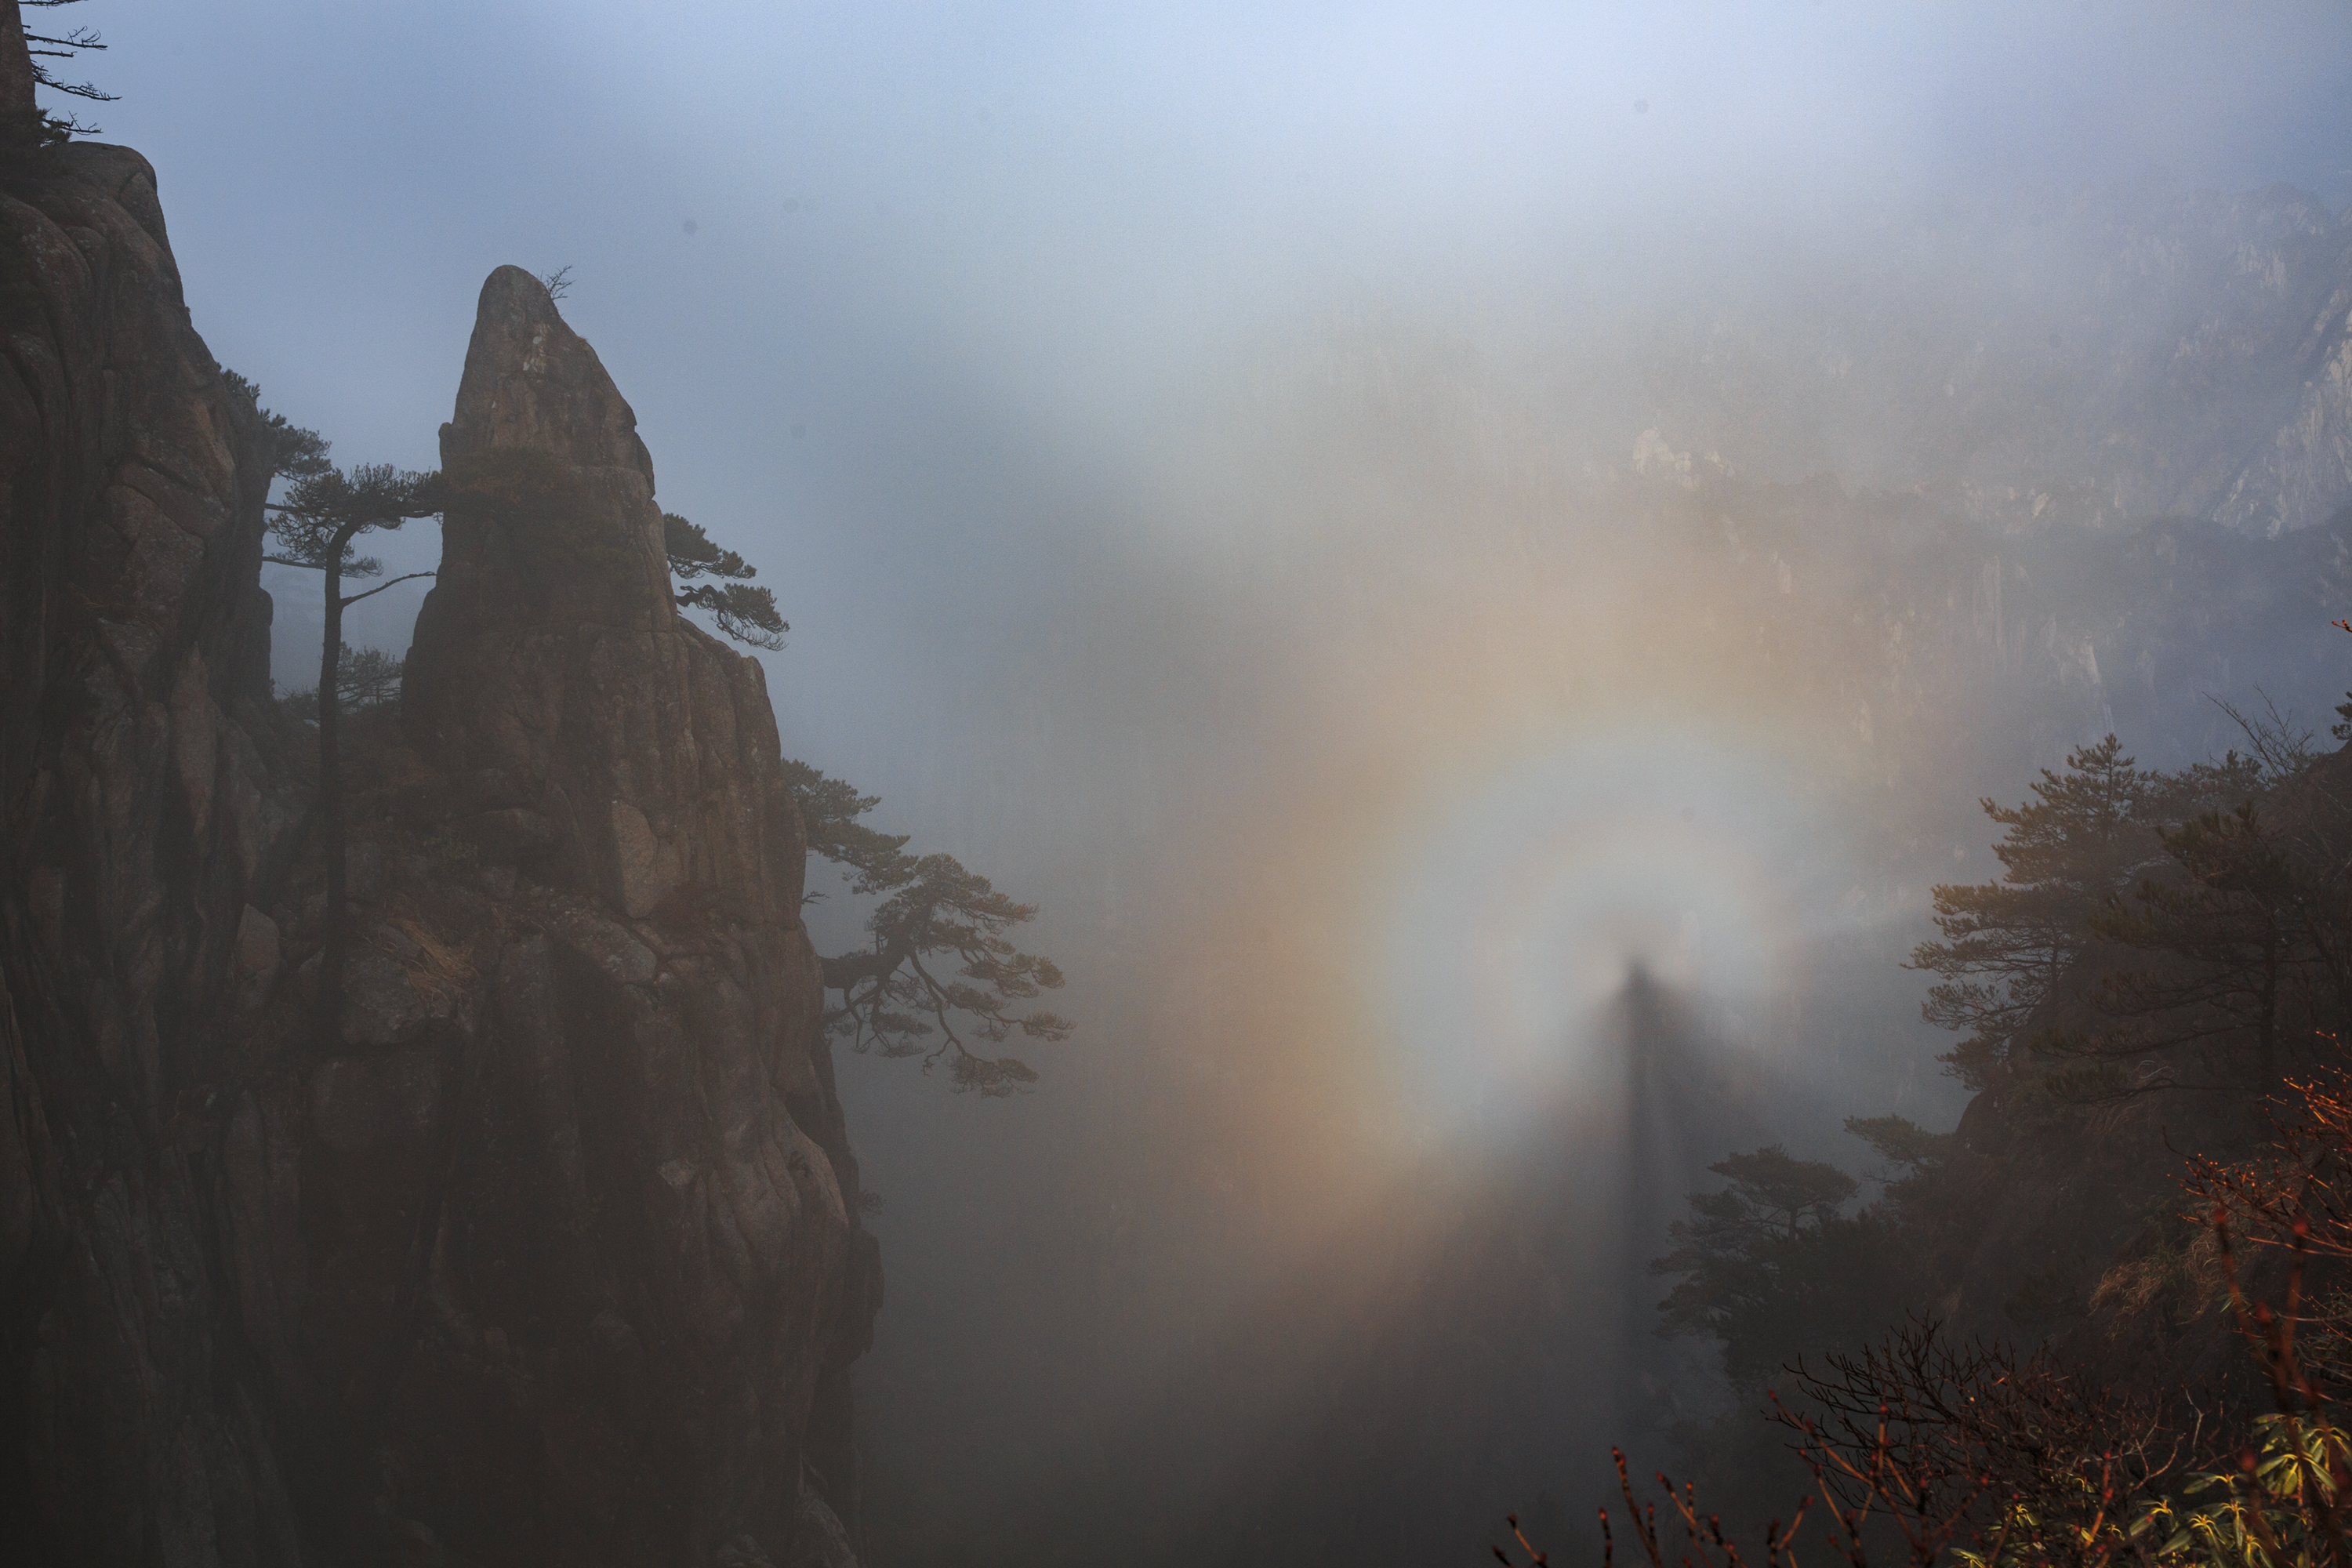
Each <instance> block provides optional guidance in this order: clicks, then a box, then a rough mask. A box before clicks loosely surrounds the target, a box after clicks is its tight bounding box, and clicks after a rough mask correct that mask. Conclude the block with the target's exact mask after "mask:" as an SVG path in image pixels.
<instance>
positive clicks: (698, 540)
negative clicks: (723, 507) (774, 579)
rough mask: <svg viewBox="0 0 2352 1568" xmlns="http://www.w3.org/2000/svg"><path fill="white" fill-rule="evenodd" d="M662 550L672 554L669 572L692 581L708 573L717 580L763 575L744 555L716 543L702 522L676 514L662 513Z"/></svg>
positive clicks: (670, 555) (670, 512)
mask: <svg viewBox="0 0 2352 1568" xmlns="http://www.w3.org/2000/svg"><path fill="white" fill-rule="evenodd" d="M662 548H663V549H664V550H665V551H667V552H668V554H669V569H670V570H671V571H672V572H675V573H677V574H678V575H679V576H680V577H683V578H686V579H688V581H691V580H692V579H694V578H697V577H699V576H702V575H703V574H705V573H708V574H709V575H711V576H713V577H757V576H758V575H759V570H758V569H757V568H756V567H753V566H751V565H750V564H749V563H746V562H745V561H744V559H743V558H742V557H741V556H740V555H738V554H736V553H735V552H733V551H731V550H722V549H720V548H719V546H718V545H717V544H715V543H713V542H711V538H710V535H709V534H708V533H705V532H704V531H702V527H701V525H700V524H699V523H693V522H688V521H687V520H686V519H684V518H682V517H680V516H678V515H677V513H676V512H674V511H666V512H664V513H662Z"/></svg>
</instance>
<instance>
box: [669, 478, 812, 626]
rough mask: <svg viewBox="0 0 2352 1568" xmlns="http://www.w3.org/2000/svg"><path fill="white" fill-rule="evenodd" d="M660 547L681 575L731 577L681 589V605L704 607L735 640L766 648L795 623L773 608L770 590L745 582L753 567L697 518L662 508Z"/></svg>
mask: <svg viewBox="0 0 2352 1568" xmlns="http://www.w3.org/2000/svg"><path fill="white" fill-rule="evenodd" d="M662 548H663V550H664V551H665V552H667V554H668V556H669V569H670V570H671V571H672V572H674V573H676V574H677V575H678V576H679V577H680V578H682V579H684V580H687V581H688V582H691V581H692V580H693V579H695V578H697V577H701V576H706V575H707V576H711V577H723V578H730V579H734V581H730V582H725V583H715V584H714V583H705V584H699V585H698V586H695V587H692V588H683V589H680V590H679V591H678V595H677V602H678V605H680V606H681V607H682V608H686V609H695V610H704V611H708V612H709V615H710V616H711V618H712V619H713V620H715V621H717V622H718V623H719V630H720V631H722V632H724V633H726V634H727V635H728V636H729V637H733V638H734V639H735V640H736V641H737V642H744V643H750V644H751V645H752V646H753V647H764V648H770V649H774V648H781V647H783V646H784V634H785V633H786V632H788V631H791V630H792V629H793V628H792V626H791V625H790V624H789V623H787V622H786V621H785V619H784V617H783V616H782V614H781V613H780V612H779V611H778V610H777V608H776V595H775V594H774V592H773V591H772V590H771V589H767V588H753V587H749V586H746V585H745V583H744V581H743V580H744V579H747V578H751V577H756V576H758V575H759V570H758V569H757V568H756V567H754V566H752V565H751V564H750V563H748V562H746V561H745V560H744V559H743V558H742V557H741V556H740V555H738V554H736V553H735V552H733V551H732V550H726V549H722V548H720V547H719V545H718V544H716V543H715V542H712V540H711V538H710V535H709V534H708V533H705V532H704V531H702V529H701V527H700V526H699V525H698V524H696V523H692V522H688V521H687V520H686V519H685V518H682V517H680V516H678V515H677V513H676V512H674V511H666V512H664V513H662Z"/></svg>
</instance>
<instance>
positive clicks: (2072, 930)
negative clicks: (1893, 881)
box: [1909, 735, 2158, 1089]
mask: <svg viewBox="0 0 2352 1568" xmlns="http://www.w3.org/2000/svg"><path fill="white" fill-rule="evenodd" d="M2157 783H2158V780H2157V775H2155V774H2153V773H2143V772H2140V771H2139V770H2138V769H2137V767H2135V765H2134V760H2133V759H2132V758H2130V757H2126V756H2125V755H2124V754H2123V746H2122V744H2121V742H2118V741H2117V740H2116V737H2115V736H2113V735H2109V736H2107V737H2106V738H2105V740H2103V741H2101V742H2099V743H2098V744H2097V745H2095V746H2089V747H2081V748H2077V749H2076V750H2075V751H2074V752H2070V753H2068V755H2067V758H2066V771H2065V772H2064V773H2053V772H2052V771H2051V770H2049V769H2048V768H2044V769H2042V782H2041V783H2039V784H2035V785H2033V786H2032V792H2033V795H2035V797H2036V798H2035V799H2033V800H2031V801H2028V802H2026V803H2025V804H2024V805H2015V806H2006V805H2000V804H1999V803H1998V802H1995V801H1992V800H1986V801H1983V802H1981V803H1980V804H1981V805H1983V807H1984V813H1985V815H1986V816H1989V817H1990V818H1992V820H1993V821H1995V822H1997V823H2000V825H2001V826H2003V827H2005V828H2006V829H2007V830H2008V831H2007V832H2006V833H2004V834H2003V835H2002V837H2001V841H2000V843H1999V844H1996V845H1995V846H1994V847H1993V853H1994V855H1995V856H1997V857H1999V858H2000V863H2001V866H2002V868H2003V870H2002V876H2001V879H2000V881H1997V882H1979V883H1974V884H1969V885H1955V884H1945V885H1941V886H1938V887H1937V888H1936V889H1934V897H1935V908H1936V926H1937V930H1938V931H1942V932H1943V940H1942V941H1940V942H1921V943H1920V944H1919V945H1918V946H1917V947H1916V948H1915V949H1914V950H1913V951H1912V953H1911V960H1910V964H1909V967H1911V968H1913V969H1923V970H1927V971H1928V972H1930V973H1934V974H1937V975H1938V976H1940V977H1941V983H1940V984H1937V985H1935V986H1932V987H1930V988H1929V990H1928V992H1927V1001H1926V1002H1925V1003H1923V1004H1922V1005H1921V1007H1920V1011H1921V1012H1922V1013H1923V1014H1924V1015H1925V1016H1927V1020H1928V1022H1930V1023H1932V1024H1935V1025H1937V1026H1940V1027H1942V1028H1947V1029H1951V1030H1954V1031H1964V1032H1965V1033H1966V1035H1967V1038H1965V1039H1963V1040H1962V1041H1961V1042H1960V1043H1959V1044H1958V1046H1955V1047H1953V1048H1952V1049H1951V1050H1950V1051H1948V1052H1947V1053H1945V1054H1944V1055H1943V1057H1942V1058H1940V1059H1941V1060H1942V1061H1943V1062H1944V1063H1945V1064H1946V1065H1947V1067H1948V1068H1949V1070H1950V1071H1951V1073H1952V1074H1953V1076H1954V1077H1956V1078H1958V1079H1960V1081H1961V1082H1963V1083H1965V1084H1967V1085H1968V1086H1969V1088H1971V1089H1981V1088H1982V1087H1984V1084H1985V1082H1986V1081H1987V1079H1988V1077H1989V1075H1990V1073H1991V1071H1992V1069H1993V1068H1995V1067H1996V1066H1997V1065H1999V1064H2000V1062H2001V1061H2002V1060H2003V1059H2005V1058H2007V1057H2008V1055H2009V1054H2010V1051H2011V1046H2012V1042H2014V1041H2015V1039H2016V1038H2017V1037H2018V1035H2019V1034H2020V1033H2021V1031H2022V1029H2023V1028H2024V1026H2025V1021H2026V1019H2027V1017H2028V1016H2030V1015H2031V1014H2032V1011H2033V1009H2034V1007H2035V1005H2037V1004H2039V1003H2040V1002H2041V1000H2042V996H2043V995H2045V994H2047V993H2048V992H2049V989H2050V987H2051V985H2052V984H2053V983H2054V982H2055V981H2056V980H2057V978H2058V976H2059V974H2060V973H2062V972H2063V970H2064V969H2065V967H2066V966H2067V965H2068V964H2069V963H2073V962H2074V959H2075V958H2076V957H2078V956H2079V955H2080V954H2081V953H2083V952H2084V951H2085V950H2086V949H2088V948H2089V946H2090V945H2091V943H2092V942H2093V940H2094V937H2093V933H2092V931H2091V917H2092V916H2093V915H2094V914H2095V913H2097V912H2098V911H2099V910H2101V909H2102V908H2104V907H2105V904H2106V903H2107V901H2108V900H2110V899H2112V898H2114V897H2115V895H2116V893H2118V892H2120V891H2122V890H2123V889H2124V888H2125V887H2126V886H2127V885H2128V884H2129V882H2130V880H2131V879H2132V877H2133V876H2134V874H2135V873H2136V872H2137V871H2138V870H2139V869H2140V868H2141V867H2143V866H2144V865H2145V864H2146V863H2147V861H2148V859H2149V858H2150V856H2151V853H2152V851H2153V850H2154V849H2155V847H2156V844H2155V840H2154V839H2153V837H2151V836H2150V832H2149V829H2150V827H2151V826H2152V825H2151V824H2150V822H2149V821H2148V814H2149V809H2150V806H2151V804H2152V802H2153V798H2154V796H2155V794H2156V786H2157Z"/></svg>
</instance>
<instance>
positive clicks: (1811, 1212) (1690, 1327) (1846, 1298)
mask: <svg viewBox="0 0 2352 1568" xmlns="http://www.w3.org/2000/svg"><path fill="white" fill-rule="evenodd" d="M1882 1120H1883V1121H1897V1120H1900V1119H1899V1118H1886V1119H1882ZM1905 1125H1906V1126H1908V1125H1909V1124H1908V1123H1905ZM1912 1131H1914V1132H1916V1131H1917V1129H1916V1128H1913V1129H1912ZM1920 1136H1921V1137H1928V1136H1932V1135H1930V1134H1920ZM1707 1168H1708V1169H1709V1170H1711V1171H1713V1172H1714V1173H1716V1174H1717V1175H1719V1176H1722V1177H1723V1178H1725V1180H1726V1181H1727V1183H1728V1184H1727V1186H1725V1187H1724V1188H1723V1190H1721V1191H1720V1192H1714V1193H1694V1194H1691V1195H1690V1198H1689V1200H1688V1201H1689V1205H1690V1210H1691V1217H1690V1218H1688V1219H1686V1220H1676V1221H1675V1223H1674V1224H1673V1225H1672V1226H1669V1227H1668V1228H1667V1233H1666V1234H1667V1239H1668V1241H1669V1242H1670V1243H1671V1244H1672V1245H1671V1249H1670V1250H1669V1251H1668V1252H1667V1253H1666V1254H1665V1256H1664V1257H1663V1258H1657V1259H1655V1260H1654V1261H1653V1262H1652V1263H1651V1264H1650V1272H1651V1273H1653V1274H1660V1275H1675V1276H1679V1277H1680V1278H1679V1279H1678V1281H1677V1282H1676V1284H1675V1287H1674V1289H1672V1290H1671V1291H1670V1292H1669V1293H1668V1294H1667V1296H1666V1298H1665V1300H1663V1301H1661V1302H1659V1303H1658V1310H1659V1312H1660V1314H1661V1321H1660V1323H1659V1326H1658V1333H1659V1335H1660V1336H1661V1337H1662V1338H1668V1339H1672V1338H1677V1337H1682V1336H1685V1335H1690V1336H1698V1337H1703V1338H1711V1339H1717V1340H1720V1341H1722V1342H1723V1346H1724V1353H1723V1359H1724V1370H1725V1371H1726V1372H1727V1373H1729V1374H1730V1376H1731V1377H1732V1379H1733V1380H1734V1381H1735V1382H1737V1383H1740V1384H1752V1383H1755V1382H1757V1381H1759V1380H1761V1379H1764V1378H1767V1377H1769V1376H1770V1375H1771V1374H1772V1373H1773V1372H1774V1371H1775V1370H1777V1369H1778V1368H1779V1367H1780V1365H1781V1364H1782V1363H1784V1362H1786V1361H1787V1360H1789V1358H1790V1357H1791V1356H1794V1355H1798V1354H1801V1353H1802V1352H1806V1351H1809V1350H1819V1349H1822V1348H1823V1347H1825V1346H1832V1345H1836V1344H1840V1343H1844V1342H1850V1341H1851V1340H1853V1339H1857V1338H1860V1337H1861V1336H1862V1335H1863V1334H1865V1333H1867V1332H1869V1331H1873V1330H1875V1329H1876V1328H1878V1327H1879V1326H1881V1324H1882V1323H1883V1322H1884V1321H1885V1320H1886V1319H1887V1318H1889V1317H1891V1316H1892V1315H1894V1313H1895V1311H1897V1310H1900V1309H1899V1305H1898V1303H1899V1300H1900V1291H1899V1289H1898V1288H1897V1286H1898V1280H1899V1277H1900V1274H1901V1271H1902V1270H1901V1266H1900V1258H1901V1256H1902V1255H1901V1251H1900V1248H1899V1247H1898V1246H1897V1245H1896V1243H1897V1237H1896V1233H1895V1220H1894V1218H1893V1217H1892V1216H1891V1215H1887V1214H1884V1213H1878V1212H1867V1213H1864V1214H1861V1215H1851V1216H1849V1215H1845V1214H1844V1213H1843V1209H1844V1207H1845V1205H1846V1204H1847V1203H1848V1202H1849V1201H1850V1200H1851V1199H1852V1198H1853V1195H1854V1194H1855V1193H1856V1192H1857V1191H1858V1190H1859V1189H1860V1184H1859V1183H1857V1182H1856V1181H1855V1180H1854V1179H1853V1177H1852V1176H1850V1175H1848V1174H1846V1173H1844V1172H1843V1171H1841V1170H1839V1169H1838V1168H1837V1167H1836V1166H1834V1165H1831V1164H1827V1163H1822V1162H1821V1161H1817V1160H1800V1159H1797V1158H1796V1157H1794V1156H1793V1155H1791V1154H1790V1152H1788V1151H1787V1150H1786V1149H1783V1148H1781V1147H1780V1145H1778V1144H1774V1145H1771V1146H1769V1147H1768V1148H1763V1149H1757V1150H1754V1151H1751V1152H1748V1153H1744V1154H1733V1155H1729V1156H1727V1158H1725V1159H1722V1160H1719V1161H1717V1162H1716V1163H1714V1164H1713V1165H1710V1166H1708V1167H1707Z"/></svg>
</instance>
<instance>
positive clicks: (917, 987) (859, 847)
mask: <svg viewBox="0 0 2352 1568" xmlns="http://www.w3.org/2000/svg"><path fill="white" fill-rule="evenodd" d="M784 774H785V778H786V780H787V781H788V782H789V784H791V787H792V791H793V800H794V802H795V804H797V805H799V806H800V810H801V819H802V821H803V823H805V824H806V825H807V829H808V845H809V848H810V849H811V850H812V851H814V853H816V854H818V855H821V856H823V857H824V858H826V859H828V860H831V861H833V862H834V863H835V865H837V866H840V867H841V868H843V869H845V871H847V872H848V873H849V876H850V890H851V891H852V892H854V893H861V894H875V893H879V894H881V895H883V900H882V902H881V904H880V905H879V906H877V908H876V909H875V910H874V912H873V913H872V914H871V915H869V916H867V917H866V931H867V933H868V934H869V935H870V936H871V937H872V938H873V945H872V946H871V947H870V948H867V949H866V950H865V951H863V952H848V953H843V954H841V955H839V956H837V957H832V958H827V959H824V961H823V963H824V988H825V989H826V990H827V991H838V992H840V993H841V1005H839V1006H838V1007H836V1008H835V1009H833V1010H832V1011H831V1012H830V1013H828V1014H827V1015H826V1024H827V1026H828V1027H829V1028H830V1029H831V1030H832V1031H833V1032H834V1033H835V1035H838V1036H840V1037H843V1038H845V1039H847V1040H848V1041H849V1042H850V1044H851V1045H852V1046H854V1047H856V1049H858V1050H860V1051H865V1050H879V1051H880V1053H881V1054H882V1055H884V1056H886V1057H910V1056H917V1055H920V1056H921V1057H922V1058H923V1067H924V1069H925V1070H926V1071H929V1069H930V1068H931V1067H932V1066H933V1064H935V1063H937V1062H938V1061H940V1059H941V1058H946V1059H947V1061H948V1071H949V1077H950V1081H952V1082H953V1084H954V1085H955V1087H956V1088H957V1089H959V1090H966V1089H973V1090H977V1091H979V1092H980V1093H981V1094H982V1096H985V1097H990V1098H994V1097H998V1096H1003V1095H1008V1094H1012V1093H1014V1092H1015V1091H1017V1090H1019V1089H1024V1088H1026V1087H1027V1086H1028V1085H1030V1084H1032V1083H1034V1082H1035V1081H1036V1080H1037V1074H1036V1072H1035V1071H1034V1069H1032V1068H1030V1067H1029V1066H1028V1065H1027V1064H1025V1063H1024V1062H1022V1061H1020V1060H1018V1059H1017V1058H1013V1057H1009V1056H997V1057H988V1056H982V1055H981V1054H980V1053H979V1052H977V1051H974V1050H973V1049H971V1042H970V1041H967V1040H966V1039H965V1037H964V1036H965V1033H966V1032H967V1031H968V1032H969V1033H970V1034H971V1037H972V1038H973V1039H974V1040H979V1041H984V1042H987V1043H989V1044H992V1045H994V1044H1001V1043H1003V1041H1005V1040H1007V1039H1009V1038H1011V1037H1013V1035H1014V1034H1016V1033H1017V1034H1020V1035H1021V1036H1023V1037H1025V1038H1029V1039H1037V1040H1064V1039H1067V1038H1068V1037H1069V1036H1070V1031H1071V1028H1072V1025H1071V1023H1070V1021H1069V1020H1068V1019H1066V1018H1065V1017H1063V1016H1061V1015H1059V1014H1057V1013H1053V1012H1049V1011H1047V1010H1045V1009H1044V1008H1034V1007H1033V1008H1029V1009H1028V1010H1026V1011H1024V1010H1023V1007H1024V1004H1027V1003H1030V1002H1033V1001H1034V1000H1035V999H1036V997H1037V995H1038V994H1039V993H1040V992H1043V991H1055V990H1059V989H1060V988H1061V984H1062V972H1061V970H1060V968H1059V967H1058V966H1056V965H1055V963H1054V961H1053V960H1052V959H1050V958H1046V957H1044V956H1042V955H1040V954H1036V953H1029V952H1022V951H1021V950H1020V949H1018V948H1016V947H1014V946H1013V943H1012V942H1009V941H1007V940H1006V938H1005V934H1004V933H1005V932H1006V931H1010V930H1011V929H1012V928H1013V927H1014V926H1017V925H1025V924H1026V923H1028V922H1029V921H1032V920H1034V919H1035V918H1036V915H1037V908H1036V906H1035V905H1034V904H1017V903H1014V902H1013V900H1011V899H1009V898H1007V897H1006V896H1005V895H1004V894H1003V893H1000V892H998V891H997V890H996V889H994V888H993V887H992V886H991V885H990V883H989V880H988V879H987V878H985V877H982V876H980V875H978V874H976V873H974V872H971V871H968V870H966V869H965V868H963V866H962V864H961V862H959V861H958V860H957V859H956V858H955V857H953V856H952V855H924V856H914V855H909V854H908V853H906V844H907V838H906V836H905V835H903V834H889V833H883V832H881V831H879V830H878V829H876V828H873V827H869V826H866V824H865V823H863V822H861V821H859V820H858V818H860V817H862V816H865V815H866V813H867V812H869V811H871V810H873V809H874V807H875V806H876V805H879V804H880V801H879V797H877V796H875V795H860V794H858V793H857V791H856V789H855V788H854V787H853V786H851V785H850V784H847V783H845V781H843V780H841V779H835V778H828V777H826V776H825V775H824V773H819V772H818V771H817V770H816V769H814V768H813V767H810V766H809V765H808V764H807V763H796V762H793V761H790V760H789V759H788V760H787V761H786V762H785V763H784ZM941 958H946V959H948V960H950V961H952V962H954V963H956V964H957V967H956V968H955V969H954V970H953V971H952V972H948V973H935V972H934V968H933V966H934V965H935V964H937V963H938V962H939V960H940V959H941ZM934 1036H936V1037H938V1039H937V1043H936V1044H933V1043H932V1037H934Z"/></svg>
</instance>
